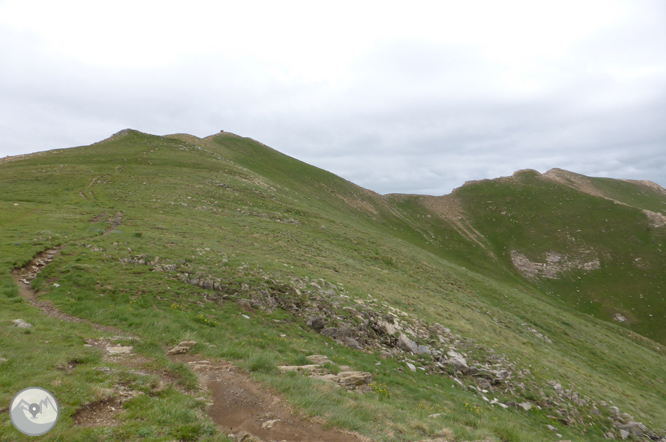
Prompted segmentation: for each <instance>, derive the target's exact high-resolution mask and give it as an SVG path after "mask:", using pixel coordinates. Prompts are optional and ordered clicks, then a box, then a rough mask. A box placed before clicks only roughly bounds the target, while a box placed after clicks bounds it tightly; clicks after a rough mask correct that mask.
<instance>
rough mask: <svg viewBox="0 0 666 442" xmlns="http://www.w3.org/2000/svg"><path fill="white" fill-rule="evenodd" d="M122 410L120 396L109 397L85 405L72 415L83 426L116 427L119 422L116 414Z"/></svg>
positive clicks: (75, 421) (76, 422) (77, 423)
mask: <svg viewBox="0 0 666 442" xmlns="http://www.w3.org/2000/svg"><path fill="white" fill-rule="evenodd" d="M122 410H123V404H122V402H121V401H120V400H119V399H118V398H109V399H104V400H101V401H96V402H93V403H91V404H87V405H84V406H83V407H81V408H79V409H78V410H77V411H76V413H74V416H72V417H73V419H74V423H75V424H76V425H79V426H81V427H115V426H116V425H118V424H119V422H118V421H117V420H116V419H115V416H116V415H117V414H118V413H120V412H122Z"/></svg>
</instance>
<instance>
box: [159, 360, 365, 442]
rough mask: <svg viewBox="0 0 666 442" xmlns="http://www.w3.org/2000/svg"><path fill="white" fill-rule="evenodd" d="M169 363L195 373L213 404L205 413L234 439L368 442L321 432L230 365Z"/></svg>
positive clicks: (315, 422)
mask: <svg viewBox="0 0 666 442" xmlns="http://www.w3.org/2000/svg"><path fill="white" fill-rule="evenodd" d="M172 360H174V361H178V362H184V363H187V365H188V366H189V367H190V369H191V370H192V371H193V372H194V373H196V374H197V376H198V378H199V385H200V388H202V389H205V390H210V392H211V393H212V395H213V404H212V405H211V406H210V407H209V408H208V410H207V413H208V415H209V416H210V417H211V419H213V421H214V422H215V423H216V424H217V425H218V429H219V430H221V431H222V432H223V433H225V432H226V433H227V434H229V433H233V434H234V435H235V436H236V437H238V436H239V434H242V432H247V433H250V434H251V435H253V436H255V437H259V438H261V440H262V441H264V440H271V441H272V440H288V441H290V442H309V441H321V442H354V441H356V442H372V440H371V439H369V438H367V437H364V436H361V435H358V434H356V433H350V432H346V431H340V430H325V429H324V428H323V424H324V423H325V421H324V420H321V421H318V420H317V419H316V418H315V419H313V420H312V421H308V420H305V419H303V418H301V417H300V416H298V415H297V414H295V413H294V412H293V410H292V408H291V407H290V406H289V405H288V404H287V403H286V402H285V401H284V399H282V398H281V397H280V396H279V395H277V394H276V393H274V392H271V391H270V390H269V389H268V388H266V387H265V386H263V385H262V384H260V383H259V382H256V381H254V380H252V378H251V377H250V376H249V375H248V374H246V373H243V372H242V371H241V370H240V369H239V368H238V367H236V366H234V365H233V364H232V363H231V362H227V361H212V362H211V361H209V360H205V359H201V357H200V356H198V355H177V356H173V357H172ZM242 440H245V439H242Z"/></svg>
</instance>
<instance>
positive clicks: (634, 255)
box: [454, 171, 666, 343]
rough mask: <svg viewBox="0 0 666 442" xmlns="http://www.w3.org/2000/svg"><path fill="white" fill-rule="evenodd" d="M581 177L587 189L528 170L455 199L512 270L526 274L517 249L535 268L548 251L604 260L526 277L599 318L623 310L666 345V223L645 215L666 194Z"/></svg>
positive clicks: (634, 326)
mask: <svg viewBox="0 0 666 442" xmlns="http://www.w3.org/2000/svg"><path fill="white" fill-rule="evenodd" d="M572 175H574V174H570V176H572ZM575 178H576V181H575V182H574V183H575V184H581V183H583V179H585V181H584V184H585V186H586V187H583V186H582V185H578V186H576V187H578V188H574V187H573V186H572V187H570V186H567V185H563V183H562V182H561V181H559V180H553V179H550V177H549V175H548V174H546V175H541V174H539V173H538V172H535V171H525V172H521V173H518V174H516V175H514V177H512V178H510V179H498V180H486V181H481V182H476V183H472V184H470V185H466V186H463V187H462V188H459V189H457V190H456V191H455V192H454V196H455V197H456V198H457V199H459V200H460V201H461V202H462V206H463V207H464V213H465V215H466V216H467V217H468V218H469V220H470V222H471V223H472V224H473V225H474V226H475V227H476V229H477V230H478V231H480V232H482V233H483V235H484V237H485V239H486V240H487V241H488V243H489V244H490V246H489V247H490V248H491V249H492V251H493V253H494V255H495V256H497V258H498V263H499V264H501V265H502V266H503V267H504V268H505V269H512V270H513V271H514V273H515V274H517V275H521V272H520V271H518V270H517V269H516V266H515V264H514V262H513V260H512V252H519V253H520V254H522V255H524V256H525V257H526V258H527V259H528V260H529V261H531V262H534V263H548V254H549V253H557V254H558V255H559V256H560V258H561V261H560V263H562V262H564V261H566V260H568V261H569V262H571V263H574V262H575V261H579V264H585V263H594V262H595V261H597V260H598V267H599V268H594V269H585V268H578V267H572V268H569V269H566V270H562V271H559V272H557V274H556V275H553V276H554V277H553V278H549V277H543V276H542V275H540V276H539V277H535V278H529V277H527V278H526V280H527V281H528V282H530V283H532V284H533V285H534V286H535V288H537V289H538V290H540V291H541V292H543V293H546V294H548V295H550V296H552V297H553V299H555V300H556V301H557V302H558V303H561V304H562V305H567V306H571V307H574V308H576V309H578V310H579V311H582V312H585V313H588V314H591V315H593V316H595V317H597V318H600V319H605V320H609V321H610V320H613V318H614V317H615V316H616V315H617V314H618V313H619V314H621V315H622V316H623V317H625V318H626V319H627V321H626V322H624V323H622V324H623V325H624V326H626V327H628V328H630V329H631V330H634V331H636V332H638V333H640V334H642V335H644V336H647V337H649V338H651V339H654V340H656V341H658V342H661V343H666V327H664V326H663V325H664V323H665V321H666V259H665V255H664V245H666V226H659V227H656V226H654V225H653V223H652V222H651V221H650V219H649V218H648V216H647V215H646V214H645V212H644V211H643V209H648V210H653V211H655V210H658V209H659V207H660V206H661V207H664V205H666V193H661V192H659V191H657V190H654V189H652V188H649V187H647V186H646V185H644V184H642V183H637V182H634V183H631V182H625V181H618V180H610V179H600V178H597V179H589V178H586V177H582V176H580V175H578V176H575ZM572 182H573V181H572ZM580 189H582V190H580ZM602 195H603V196H602ZM618 202H620V203H621V204H620V203H618ZM663 211H664V209H662V212H663ZM514 258H515V255H514ZM591 267H596V265H591ZM523 275H524V272H523Z"/></svg>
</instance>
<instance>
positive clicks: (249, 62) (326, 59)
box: [0, 0, 666, 194]
mask: <svg viewBox="0 0 666 442" xmlns="http://www.w3.org/2000/svg"><path fill="white" fill-rule="evenodd" d="M406 5H407V4H406V3H404V2H400V3H398V2H394V3H392V2H387V1H383V2H370V1H368V2H358V1H357V2H353V3H352V2H341V1H338V2H335V3H330V4H328V5H324V6H322V5H321V3H320V2H265V1H262V2H259V1H255V2H251V1H250V2H229V3H226V2H212V1H211V2H204V1H198V2H197V1H194V2H187V3H183V2H168V1H160V2H156V1H132V2H129V1H115V2H83V1H79V2H77V1H66V0H65V1H60V2H37V1H25V0H24V1H0V60H2V69H0V156H5V155H15V154H19V153H26V152H34V151H39V150H47V149H53V148H62V147H68V146H75V145H84V144H89V143H92V142H95V141H99V140H100V139H103V138H106V137H107V136H108V135H110V134H111V133H114V132H117V131H118V130H120V129H123V128H125V127H131V128H134V129H138V130H141V131H144V132H149V133H156V134H167V133H174V132H187V133H192V134H194V135H198V136H206V135H209V134H212V133H215V132H218V131H219V130H220V129H224V130H228V131H231V132H234V133H238V134H239V135H243V136H250V137H252V138H255V139H257V140H259V141H262V142H264V143H265V144H268V145H270V146H272V147H274V148H276V149H278V150H280V151H282V152H284V153H287V154H289V155H292V156H295V157H297V158H299V159H301V160H303V161H307V162H309V163H311V164H314V165H317V166H319V167H321V168H324V169H327V170H330V171H332V172H334V173H336V174H339V175H341V176H343V177H344V178H346V179H349V180H350V181H353V182H355V183H357V184H359V185H362V186H364V187H368V188H370V189H372V190H375V191H378V192H380V193H391V192H400V193H430V194H443V193H448V192H450V191H451V189H452V188H454V187H457V186H459V185H461V184H462V183H463V182H464V181H466V180H471V179H482V178H492V177H495V176H500V175H509V174H511V173H513V172H514V171H515V170H518V169H523V168H534V169H537V170H540V171H541V172H544V171H545V170H547V169H550V168H552V167H560V168H564V169H568V170H572V171H575V172H579V173H583V174H586V175H592V176H611V177H616V178H636V179H650V180H653V181H656V182H657V183H659V184H661V185H662V186H666V124H664V121H666V6H664V3H663V2H660V1H632V2H619V1H609V0H603V1H585V0H583V1H581V0H579V1H575V2H574V1H559V2H533V1H506V2H495V1H466V2H442V1H438V2H416V3H410V6H409V7H407V6H406Z"/></svg>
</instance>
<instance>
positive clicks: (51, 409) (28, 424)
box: [9, 387, 60, 436]
mask: <svg viewBox="0 0 666 442" xmlns="http://www.w3.org/2000/svg"><path fill="white" fill-rule="evenodd" d="M59 414H60V409H59V408H58V402H57V401H56V399H55V397H54V396H53V395H52V394H51V393H50V392H48V391H47V390H44V389H43V388H39V387H30V388H25V389H23V390H21V391H20V392H19V393H18V394H17V395H16V396H15V397H14V399H13V400H12V404H11V406H10V407H9V417H10V419H11V421H12V424H13V425H14V427H15V428H16V429H17V430H18V431H20V432H21V433H23V434H25V435H27V436H41V435H42V434H46V433H48V432H49V431H51V429H52V428H53V427H54V426H55V424H56V422H57V421H58V416H59Z"/></svg>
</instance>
